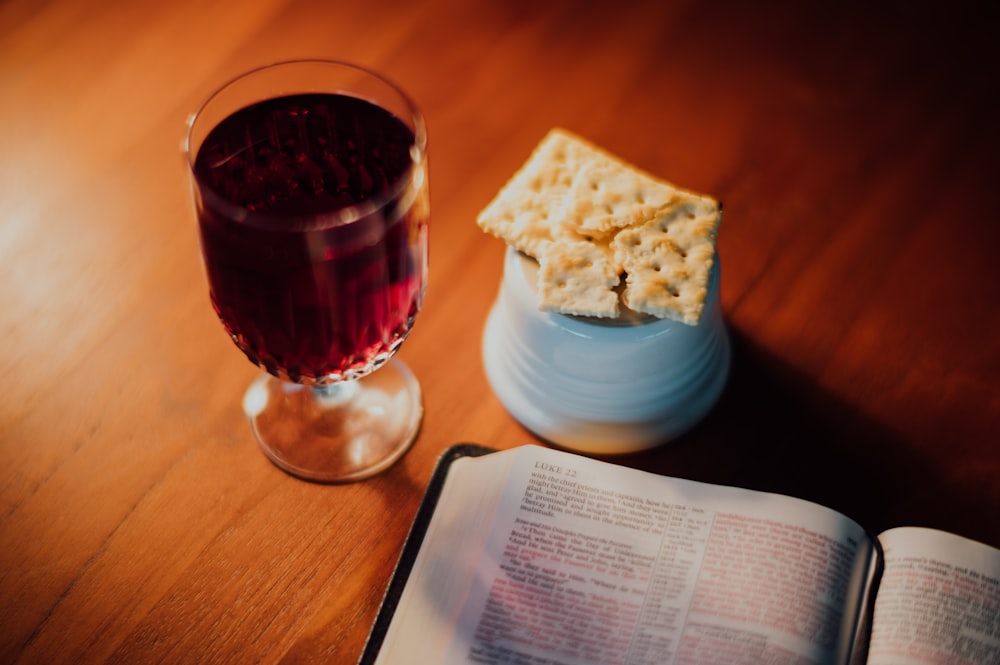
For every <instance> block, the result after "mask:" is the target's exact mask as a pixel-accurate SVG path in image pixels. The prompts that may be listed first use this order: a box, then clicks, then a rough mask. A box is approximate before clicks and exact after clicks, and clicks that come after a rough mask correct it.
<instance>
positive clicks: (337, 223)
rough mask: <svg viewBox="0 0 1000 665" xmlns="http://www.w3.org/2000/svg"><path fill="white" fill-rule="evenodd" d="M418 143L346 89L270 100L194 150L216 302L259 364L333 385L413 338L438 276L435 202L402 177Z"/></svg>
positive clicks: (398, 123)
mask: <svg viewBox="0 0 1000 665" xmlns="http://www.w3.org/2000/svg"><path fill="white" fill-rule="evenodd" d="M414 141H415V139H414V136H413V132H411V131H410V130H409V129H408V128H407V127H406V125H404V124H403V123H402V122H401V121H400V120H399V119H398V118H396V117H395V116H394V115H392V114H391V113H389V112H388V111H386V110H385V109H382V108H381V107H379V106H376V105H374V104H372V103H370V102H367V101H365V100H362V99H358V98H356V97H350V96H346V95H338V94H308V95H294V96H286V97H280V98H277V99H270V100H267V101H263V102H258V103H256V104H253V105H251V106H249V107H247V108H244V109H241V110H240V111H237V112H236V113H234V114H233V115H231V116H229V117H228V118H226V119H225V120H223V121H222V122H221V123H220V124H219V125H217V126H216V127H215V128H214V129H213V130H212V131H211V132H210V133H209V135H208V137H207V138H206V139H205V141H204V142H203V143H202V145H201V149H200V150H199V151H198V156H197V159H196V161H195V174H196V177H197V180H198V182H199V183H201V186H202V187H203V188H206V189H207V190H208V191H206V192H203V195H202V200H203V201H206V202H208V203H206V205H204V207H203V208H202V209H201V210H199V228H200V231H201V245H202V252H203V255H204V260H205V267H206V270H207V272H208V280H209V285H210V292H211V298H212V303H213V305H214V307H215V310H216V312H217V313H218V315H219V317H220V318H221V319H222V322H223V324H224V325H225V326H226V329H227V330H228V331H229V333H230V335H231V336H232V337H233V340H234V341H235V342H236V344H237V345H238V346H239V347H240V349H242V350H243V352H244V353H246V354H247V356H248V357H249V358H250V359H251V360H252V361H253V362H255V363H257V364H258V365H261V366H262V367H264V368H265V369H267V371H268V372H270V373H271V374H274V375H275V376H278V377H282V378H288V379H290V380H292V381H296V382H303V383H329V382H331V381H335V380H341V379H343V378H354V377H356V376H361V375H364V374H367V373H368V372H369V371H371V370H372V369H374V368H375V367H377V366H378V365H380V364H381V363H383V362H384V361H385V360H387V359H388V357H389V355H390V354H391V353H392V352H393V351H394V350H395V349H396V347H397V346H398V345H399V344H400V343H401V342H402V340H403V338H404V337H405V336H406V334H407V333H408V332H409V330H410V327H411V326H412V325H413V321H414V319H415V317H416V314H417V311H418V310H419V309H420V304H421V299H422V297H423V293H424V283H425V278H426V267H425V259H424V257H425V256H426V253H427V251H426V244H427V206H426V205H422V204H418V205H414V201H413V200H412V199H413V193H412V191H411V190H410V189H409V188H408V187H400V183H402V182H404V181H405V178H407V177H409V176H410V167H411V164H412V158H411V156H410V148H411V147H412V146H413V145H414ZM213 194H214V195H215V196H217V197H219V198H220V199H221V200H220V201H218V203H219V204H220V205H216V206H213V205H212V203H211V202H210V200H211V198H213V196H212V195H213ZM374 201H379V202H383V204H382V205H379V206H374V205H373V206H372V209H370V210H368V209H365V208H364V207H363V204H365V203H366V202H374ZM227 204H236V205H238V206H241V207H243V208H245V209H246V210H247V214H246V215H245V217H244V218H242V219H234V218H233V216H232V215H231V214H229V210H230V206H228V205H227ZM359 206H361V208H360V209H359V210H358V211H357V212H355V213H353V214H354V215H356V217H354V218H351V219H349V220H347V221H346V222H345V221H344V220H342V219H341V217H340V216H339V215H338V214H337V213H338V212H340V211H342V210H344V209H357V208H358V207H359Z"/></svg>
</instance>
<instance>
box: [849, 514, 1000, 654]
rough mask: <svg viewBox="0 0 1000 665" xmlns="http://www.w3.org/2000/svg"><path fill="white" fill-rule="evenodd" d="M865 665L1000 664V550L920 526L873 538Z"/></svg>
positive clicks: (893, 531) (896, 530) (895, 530)
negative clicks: (875, 557)
mask: <svg viewBox="0 0 1000 665" xmlns="http://www.w3.org/2000/svg"><path fill="white" fill-rule="evenodd" d="M879 540H880V541H881V542H882V547H883V550H884V551H885V571H884V573H883V575H882V581H881V584H880V588H879V594H878V597H877V599H876V601H875V617H874V622H873V624H872V637H871V644H870V647H869V654H868V662H869V663H870V664H871V665H930V664H932V663H933V664H938V663H947V664H948V665H996V664H997V663H1000V550H996V549H994V548H991V547H988V546H986V545H984V544H982V543H977V542H974V541H971V540H968V539H965V538H962V537H960V536H955V535H953V534H948V533H944V532H942V531H935V530H932V529H921V528H900V529H892V530H890V531H887V532H885V533H883V534H881V535H880V536H879Z"/></svg>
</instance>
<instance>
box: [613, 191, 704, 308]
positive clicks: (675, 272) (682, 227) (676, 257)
mask: <svg viewBox="0 0 1000 665" xmlns="http://www.w3.org/2000/svg"><path fill="white" fill-rule="evenodd" d="M720 220H721V210H720V208H719V205H718V203H717V202H716V201H714V200H713V199H710V198H707V197H699V196H695V195H692V194H685V195H683V196H680V197H678V198H677V200H676V201H675V202H674V204H672V205H670V206H668V207H667V208H664V209H663V210H661V211H659V212H658V213H657V215H656V216H655V217H654V218H653V219H651V220H650V221H648V222H646V223H644V224H641V225H637V226H633V227H630V228H627V229H624V230H622V231H621V232H619V233H618V234H617V235H616V236H615V238H614V240H612V241H611V246H612V248H613V250H614V252H615V257H616V260H617V261H619V262H620V263H621V264H622V266H623V268H624V270H625V274H626V278H625V290H624V291H623V293H622V299H623V301H624V303H625V305H626V306H627V307H628V308H629V309H632V310H635V311H637V312H642V313H644V314H651V315H653V316H656V317H658V318H661V319H664V318H667V319H673V320H677V321H682V322H684V323H686V324H688V325H697V323H698V321H699V320H700V318H701V313H702V310H703V309H704V306H705V299H706V296H707V294H708V279H709V275H710V273H711V269H712V264H713V262H714V258H715V235H716V232H717V231H718V226H719V222H720Z"/></svg>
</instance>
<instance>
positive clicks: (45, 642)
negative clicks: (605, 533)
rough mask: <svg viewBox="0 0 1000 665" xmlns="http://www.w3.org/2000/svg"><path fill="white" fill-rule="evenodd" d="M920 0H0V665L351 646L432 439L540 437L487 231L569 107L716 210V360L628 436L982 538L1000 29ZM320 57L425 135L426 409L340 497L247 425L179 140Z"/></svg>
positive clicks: (323, 655)
mask: <svg viewBox="0 0 1000 665" xmlns="http://www.w3.org/2000/svg"><path fill="white" fill-rule="evenodd" d="M926 5H927V6H926V7H925V6H923V5H921V4H920V3H906V2H887V1H878V2H874V3H872V2H846V3H828V2H822V3H809V2H792V1H789V2H781V3H772V2H767V3H749V2H747V3H744V2H739V1H736V0H733V1H727V2H694V1H690V2H677V1H670V0H668V1H662V0H658V1H649V2H630V1H629V0H619V1H617V2H573V1H570V0H554V1H549V2H538V1H535V0H530V1H529V0H476V1H463V0H430V1H428V2H413V1H411V0H406V1H403V0H388V1H385V2H378V3H366V2H358V3H349V2H339V1H336V0H334V1H326V0H324V1H320V0H311V1H310V0H303V1H296V0H249V1H247V2H239V3H237V2H231V3H226V2H211V1H205V0H176V1H173V2H160V3H145V2H133V1H132V0H108V1H106V2H102V3H93V2H85V1H83V0H6V1H5V2H3V3H0V211H2V213H0V266H2V269H0V270H2V279H0V377H2V380H3V383H4V388H3V391H2V394H3V399H2V400H0V662H3V663H100V662H112V663H160V662H163V663H220V662H232V663H249V662H255V663H256V662H260V663H275V662H284V663H312V662H315V663H352V662H355V661H356V660H357V658H358V656H359V655H360V652H361V649H362V646H363V644H364V640H365V637H366V635H367V631H368V629H369V626H370V624H371V622H372V620H373V619H374V617H375V613H376V611H377V608H378V604H379V601H380V599H381V596H382V593H383V591H384V589H385V586H386V583H387V581H388V579H389V576H390V574H391V572H392V568H393V565H394V563H395V560H396V557H397V556H398V554H399V551H400V548H401V546H402V543H403V539H404V538H405V535H406V532H407V529H408V527H409V524H410V521H411V519H412V517H413V515H414V513H415V511H416V508H417V505H418V503H419V500H420V497H421V495H422V492H423V490H424V487H425V486H426V483H427V481H428V478H429V476H430V473H431V470H432V468H433V464H434V461H435V460H436V458H437V457H438V455H439V454H440V453H441V452H442V451H443V450H444V449H445V448H447V447H448V446H450V445H451V444H453V443H457V442H461V441H473V442H476V443H481V444H485V445H489V446H494V447H497V448H507V447H511V446H516V445H520V444H523V443H527V442H532V441H536V439H535V438H534V437H533V436H532V435H531V434H530V433H529V432H527V431H525V430H524V429H523V428H522V427H521V426H520V425H519V424H518V423H517V422H516V421H514V420H513V419H512V418H511V417H510V416H509V415H508V414H507V413H506V412H505V411H504V409H503V407H502V406H501V404H500V403H499V402H498V401H497V399H496V397H495V396H494V395H493V393H492V392H491V390H490V387H489V385H488V383H487V382H486V379H485V377H484V374H483V369H482V363H481V361H480V340H481V333H482V327H483V324H484V322H485V319H486V315H487V313H488V311H489V308H490V306H491V304H492V302H493V299H494V297H495V295H496V289H497V285H498V283H499V279H500V270H501V259H502V255H503V251H504V248H503V246H502V243H500V242H499V241H497V240H495V239H493V238H490V237H487V236H485V235H484V234H483V233H482V232H481V231H480V230H479V229H478V228H477V227H476V225H475V223H474V219H475V216H476V214H477V212H478V211H479V210H480V208H482V207H483V206H484V205H485V204H486V203H487V202H488V201H489V199H490V198H491V197H492V196H493V195H494V193H495V192H496V191H497V190H498V189H499V188H500V186H501V185H502V184H503V183H504V181H505V180H506V179H507V177H508V176H509V175H510V174H511V173H512V172H513V171H514V170H515V169H516V168H517V167H518V166H519V165H520V164H521V163H522V161H523V160H524V159H525V158H526V157H527V155H528V153H529V152H530V150H531V148H532V147H533V146H534V145H535V143H536V142H537V141H538V140H539V139H540V138H541V137H542V136H543V135H544V133H545V132H546V131H547V130H548V129H549V128H550V127H553V126H562V127H566V128H567V129H570V130H572V131H575V132H577V133H579V134H581V135H583V136H585V137H587V138H588V139H590V140H592V141H594V142H595V143H598V144H599V145H602V146H604V147H605V148H607V149H608V150H610V151H612V152H614V153H616V154H618V155H619V156H621V157H622V158H624V159H627V160H629V161H631V162H633V163H635V164H637V165H639V166H641V167H642V168H644V169H646V170H648V171H650V172H652V173H655V174H657V175H658V176H661V177H663V178H665V179H668V180H671V181H673V182H675V183H678V184H680V185H683V186H685V187H689V188H691V189H695V190H699V191H702V192H705V193H708V194H711V195H713V196H715V197H717V198H719V199H721V200H722V201H723V202H724V205H725V218H724V221H723V224H722V228H721V230H720V235H719V240H718V247H719V256H720V259H721V265H722V302H723V308H724V311H725V315H726V320H727V323H728V326H729V328H730V331H731V334H732V336H733V340H734V349H735V356H734V364H733V373H732V377H731V380H730V383H729V385H728V387H727V390H726V392H725V394H724V396H723V398H722V399H721V401H720V402H719V403H718V405H717V406H716V408H715V409H714V410H713V412H712V413H711V414H710V415H709V416H708V417H707V418H706V419H705V420H704V421H703V422H702V423H701V424H700V425H699V426H698V427H696V428H695V429H694V430H693V431H691V432H690V433H688V434H687V435H685V436H683V437H681V438H680V439H678V440H676V441H674V442H672V443H670V444H669V445H666V446H663V447H661V448H656V449H655V450H652V451H649V452H646V453H642V454H636V455H630V456H627V457H623V458H620V459H619V460H618V461H620V462H621V463H623V464H627V465H630V466H636V467H640V468H645V469H650V470H654V471H657V472H660V473H664V474H671V475H678V476H683V477H688V478H695V479H699V480H706V481H712V482H723V483H731V484H737V485H742V486H747V487H755V488H762V489H768V490H774V491H779V492H785V493H789V494H794V495H797V496H801V497H804V498H808V499H812V500H816V501H819V502H822V503H825V504H827V505H830V506H833V507H835V508H838V509H840V510H843V511H845V512H847V513H848V514H850V515H851V516H853V517H854V518H855V519H857V520H858V521H860V522H861V523H863V524H865V525H866V526H867V527H869V528H870V529H872V530H873V531H878V530H880V529H883V528H886V527H889V526H894V525H903V524H915V525H925V526H931V527H936V528H941V529H946V530H949V531H954V532H957V533H960V534H962V535H965V536H967V537H970V538H974V539H977V540H980V541H983V542H986V543H989V544H991V545H994V546H1000V390H998V389H1000V309H998V304H1000V268H998V262H1000V259H998V250H1000V218H998V214H997V209H996V198H997V187H998V185H997V182H998V178H997V176H998V175H1000V173H998V168H997V154H1000V133H998V129H997V127H998V123H997V118H998V116H1000V104H998V95H997V74H996V69H995V67H994V66H993V65H992V64H991V63H992V61H993V60H995V59H996V58H995V57H991V56H996V55H997V54H996V52H995V51H996V49H995V48H994V47H993V45H992V44H991V40H992V39H993V37H994V36H993V35H992V34H991V33H992V29H991V28H990V27H989V26H990V23H989V22H988V21H987V17H986V15H985V14H982V13H978V12H976V11H975V10H973V9H972V8H971V7H964V6H963V5H961V4H955V3H950V4H949V3H938V4H935V5H931V4H930V3H926ZM301 56H319V57H330V58H339V59H347V60H351V61H355V62H358V63H360V64H364V65H368V66H370V67H374V68H376V69H378V70H380V71H382V72H384V73H386V74H387V75H388V76H389V77H391V78H393V79H395V80H396V81H397V82H399V83H400V84H401V85H402V86H403V87H404V88H406V89H407V90H408V91H409V92H410V94H411V95H412V96H413V98H414V99H415V100H416V101H417V103H418V104H419V106H420V107H421V108H422V109H423V111H424V113H425V115H426V117H427V121H428V126H429V135H430V155H431V158H430V159H431V175H430V178H431V201H432V202H431V205H432V222H431V280H430V285H429V288H428V291H427V298H426V300H425V306H424V310H423V312H422V313H421V314H420V316H419V318H418V320H417V324H416V328H415V330H414V332H413V334H412V335H411V337H410V338H409V340H408V341H407V342H406V344H404V346H403V348H402V351H401V353H400V357H401V358H402V359H403V360H405V361H406V362H407V363H408V364H409V365H410V367H411V368H412V369H413V370H414V371H415V373H416V374H417V376H418V377H419V380H420V382H421V384H422V386H423V390H424V402H425V408H426V416H425V420H424V424H423V429H422V431H421V434H420V437H419V439H418V440H417V442H416V444H415V445H414V447H413V448H412V449H411V450H410V452H409V453H408V454H407V455H406V456H405V457H404V458H403V459H402V460H401V461H400V462H399V463H397V464H396V465H395V466H394V467H393V468H391V469H390V470H389V471H388V472H386V473H384V474H382V475H380V476H378V477H376V478H374V479H372V480H369V481H366V482H362V483H356V484H351V485H343V486H326V485H318V484H310V483H306V482H302V481H299V480H296V479H293V478H291V477H289V476H287V475H285V474H284V473H282V472H280V471H279V470H278V469H276V468H275V467H274V466H272V465H271V464H270V463H269V462H268V461H267V460H266V459H265V458H264V456H263V455H262V454H261V453H260V452H259V451H258V449H257V447H256V445H255V444H254V442H253V439H252V437H251V433H250V431H249V429H248V427H247V423H246V422H245V417H244V415H243V413H242V411H241V408H240V399H241V395H242V392H243V390H244V388H245V386H246V385H247V384H248V383H249V382H250V381H251V379H252V378H253V377H254V376H255V375H256V373H257V371H258V370H257V369H256V368H255V367H253V366H251V365H250V364H249V363H248V362H247V361H246V359H245V358H244V357H243V356H242V354H240V353H239V352H238V351H237V350H236V348H235V347H234V346H233V345H232V343H231V342H230V341H229V340H228V339H227V337H226V335H225V333H224V332H223V330H222V327H221V325H220V324H219V322H218V321H217V319H216V318H215V315H214V314H213V312H212V310H211V307H210V305H209V301H208V295H207V287H206V284H205V279H204V274H203V271H202V267H201V264H200V255H199V250H198V245H197V236H196V232H195V224H194V220H193V216H192V212H191V206H190V203H189V199H188V188H187V182H186V174H185V169H184V163H183V160H182V157H181V153H180V148H179V145H180V139H181V136H182V134H183V131H184V124H185V121H186V118H187V116H188V114H189V113H190V112H191V111H192V110H193V109H194V108H195V107H196V105H197V104H198V103H199V102H200V101H201V100H202V99H203V98H204V97H205V96H206V95H207V94H209V93H210V92H211V91H212V90H213V88H214V87H216V86H217V85H219V84H221V83H222V82H223V81H225V80H227V79H228V78H230V77H232V76H234V75H236V74H238V73H241V72H242V71H244V70H246V69H249V68H251V67H253V66H257V65H260V64H264V63H267V62H271V61H274V60H279V59H286V58H290V57H301Z"/></svg>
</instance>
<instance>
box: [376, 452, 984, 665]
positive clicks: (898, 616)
mask: <svg viewBox="0 0 1000 665" xmlns="http://www.w3.org/2000/svg"><path fill="white" fill-rule="evenodd" d="M866 662H867V663H871V664H873V665H878V664H883V665H886V664H889V663H891V664H893V665H917V664H930V663H948V664H950V665H952V664H953V665H959V664H965V663H968V664H976V665H988V664H991V665H996V664H997V663H1000V550H996V549H994V548H991V547H988V546H986V545H984V544H982V543H977V542H974V541H971V540H968V539H965V538H962V537H960V536H956V535H952V534H947V533H944V532H941V531H935V530H930V529H923V528H899V529H892V530H889V531H887V532H885V533H882V534H879V535H878V536H877V537H876V536H873V535H871V534H869V533H868V532H867V531H866V530H865V529H864V528H863V527H862V526H861V525H859V524H857V523H856V522H854V521H853V520H851V519H849V518H848V517H846V516H844V515H841V514H840V513H838V512H836V511H833V510H831V509H829V508H825V507H823V506H820V505H817V504H815V503H810V502H807V501H803V500H800V499H795V498H791V497H787V496H782V495H777V494H769V493H764V492H757V491H752V490H745V489H739V488H734V487H725V486H719V485H710V484H705V483H699V482H694V481H689V480H682V479H677V478H669V477H664V476H659V475H655V474H651V473H647V472H643V471H637V470H634V469H628V468H625V467H621V466H618V465H614V464H610V463H607V462H602V461H598V460H594V459H590V458H587V457H583V456H580V455H575V454H572V453H567V452H562V451H557V450H553V449H549V448H544V447H541V446H535V445H528V446H522V447H519V448H515V449H512V450H508V451H503V452H487V451H486V450H485V449H480V448H477V447H473V446H457V447H455V448H453V449H451V450H450V451H449V452H448V453H446V454H445V455H444V456H443V457H442V459H441V461H440V462H439V465H438V468H437V470H436V472H435V476H434V478H433V479H432V481H431V485H430V487H429V488H428V492H427V495H426V497H425V499H424V503H423V504H422V505H421V508H420V511H419V512H418V514H417V517H416V519H415V521H414V526H413V528H412V530H411V533H410V536H409V538H408V539H407V543H406V545H405V547H404V550H403V553H402V555H401V557H400V561H399V564H398V565H397V569H396V572H395V573H394V575H393V579H392V581H391V583H390V586H389V589H388V591H387V593H386V597H385V599H384V601H383V605H382V608H381V610H380V613H379V616H378V618H377V619H376V622H375V624H374V626H373V628H372V631H371V634H370V635H369V638H368V643H367V645H366V647H365V651H364V653H363V654H362V656H361V663H362V665H369V664H378V665H386V664H395V663H441V664H445V665H458V664H466V663H474V664H483V663H485V664H491V665H493V664H496V665H499V664H515V663H516V664H518V665H598V664H600V665H605V664H607V665H612V664H613V665H646V664H649V665H652V664H654V663H655V664H656V665H670V664H677V665H680V664H684V665H694V664H698V665H719V664H723V663H741V664H742V663H747V664H749V663H769V664H771V665H791V664H795V665H809V664H813V663H815V664H820V663H824V664H825V663H836V664H840V663H842V664H851V663H866Z"/></svg>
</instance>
